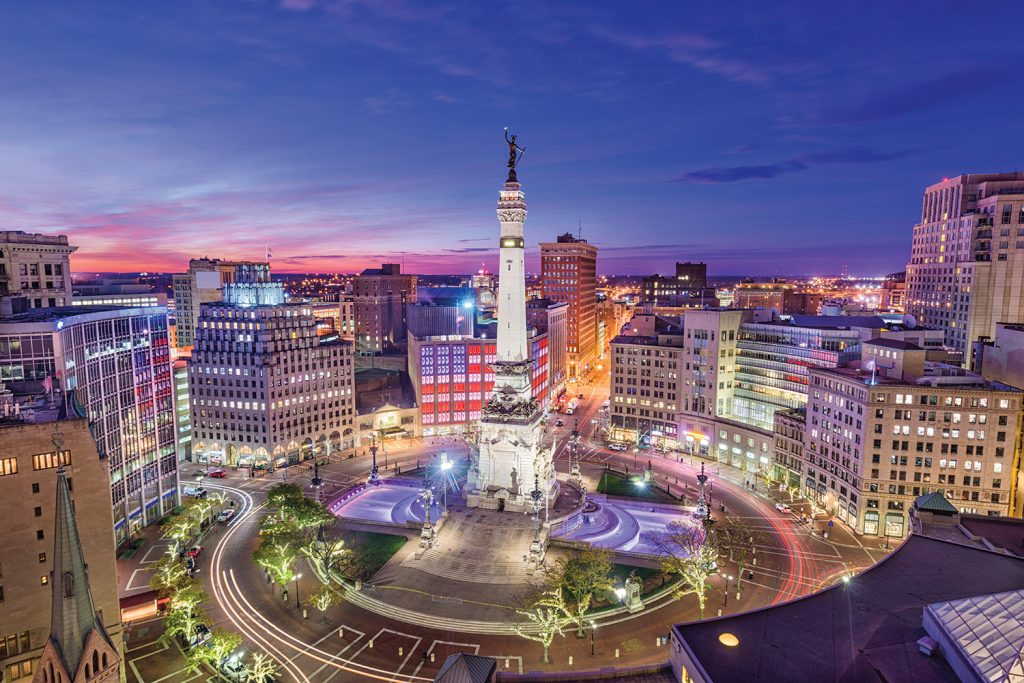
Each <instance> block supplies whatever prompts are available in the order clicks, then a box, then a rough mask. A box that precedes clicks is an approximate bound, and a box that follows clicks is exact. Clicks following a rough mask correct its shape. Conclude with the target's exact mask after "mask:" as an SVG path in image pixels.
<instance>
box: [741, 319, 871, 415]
mask: <svg viewBox="0 0 1024 683" xmlns="http://www.w3.org/2000/svg"><path fill="white" fill-rule="evenodd" d="M862 325H863V326H865V327H861V326H862ZM885 326H886V325H885V322H884V321H883V320H882V319H881V318H872V317H868V318H854V317H845V316H834V317H833V316H797V317H796V319H795V320H794V319H790V320H787V321H773V322H761V323H753V322H748V323H744V324H743V325H741V326H740V330H739V333H738V334H739V337H738V342H737V344H736V348H737V353H736V360H735V363H736V375H735V388H734V393H733V403H732V417H733V418H734V419H736V420H739V421H740V422H746V423H748V424H750V425H753V426H755V427H758V428H760V429H765V430H771V429H772V414H773V413H774V412H775V411H776V410H785V409H789V408H802V407H803V406H805V405H806V404H807V375H808V370H809V369H810V368H815V367H818V368H835V367H839V366H840V365H846V364H847V363H849V362H851V361H853V360H859V359H860V343H861V341H862V340H864V339H870V338H872V337H876V336H878V334H879V333H880V332H881V330H882V329H884V328H885Z"/></svg>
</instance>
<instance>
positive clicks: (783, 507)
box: [775, 503, 793, 514]
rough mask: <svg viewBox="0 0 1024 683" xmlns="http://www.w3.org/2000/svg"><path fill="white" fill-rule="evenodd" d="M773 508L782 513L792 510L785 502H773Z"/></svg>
mask: <svg viewBox="0 0 1024 683" xmlns="http://www.w3.org/2000/svg"><path fill="white" fill-rule="evenodd" d="M775 509H776V510H778V511H779V512H781V513H783V514H789V513H790V512H792V510H793V509H792V508H791V507H789V505H787V504H786V503H776V504H775Z"/></svg>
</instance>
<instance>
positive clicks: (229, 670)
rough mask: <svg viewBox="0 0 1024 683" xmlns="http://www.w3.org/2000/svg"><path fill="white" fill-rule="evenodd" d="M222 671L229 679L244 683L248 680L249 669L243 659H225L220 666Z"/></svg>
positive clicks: (235, 657) (233, 657) (234, 657)
mask: <svg viewBox="0 0 1024 683" xmlns="http://www.w3.org/2000/svg"><path fill="white" fill-rule="evenodd" d="M220 668H221V671H223V672H224V673H226V674H227V675H228V678H230V679H231V680H235V681H244V680H246V679H247V678H248V675H249V667H247V666H246V665H245V662H243V661H242V658H241V657H238V656H231V657H227V658H225V659H224V661H222V662H221V665H220Z"/></svg>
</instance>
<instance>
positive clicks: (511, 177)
mask: <svg viewBox="0 0 1024 683" xmlns="http://www.w3.org/2000/svg"><path fill="white" fill-rule="evenodd" d="M505 142H507V143H508V182H510V183H516V182H519V181H518V180H516V165H517V164H518V163H519V160H520V159H522V158H523V154H525V153H526V148H525V147H520V146H519V144H518V143H517V142H516V134H515V133H512V134H509V132H508V127H507V126H506V127H505Z"/></svg>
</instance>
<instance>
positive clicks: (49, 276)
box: [0, 230, 78, 308]
mask: <svg viewBox="0 0 1024 683" xmlns="http://www.w3.org/2000/svg"><path fill="white" fill-rule="evenodd" d="M77 249H78V247H72V246H70V245H68V238H67V237H66V236H65V235H37V234H32V233H27V232H22V231H21V230H5V231H3V232H0V295H20V296H24V297H26V298H28V301H29V305H30V306H31V307H32V308H43V307H46V306H50V307H53V306H70V305H71V265H70V256H71V253H72V252H74V251H76V250H77Z"/></svg>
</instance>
